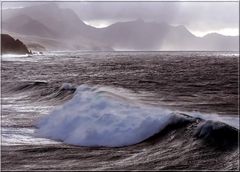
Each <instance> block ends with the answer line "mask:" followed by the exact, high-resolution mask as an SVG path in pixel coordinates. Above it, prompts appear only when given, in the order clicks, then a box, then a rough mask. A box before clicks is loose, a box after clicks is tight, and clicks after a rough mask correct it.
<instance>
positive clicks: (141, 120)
mask: <svg viewBox="0 0 240 172" xmlns="http://www.w3.org/2000/svg"><path fill="white" fill-rule="evenodd" d="M63 88H65V89H70V90H71V89H75V88H73V87H72V86H71V85H67V84H65V85H64V86H63ZM103 90H104V89H102V88H101V87H96V86H95V87H90V86H88V85H81V86H79V87H78V88H77V89H76V91H75V94H74V96H73V98H72V99H71V100H69V101H68V102H66V103H65V104H64V105H63V106H61V107H58V108H57V109H55V110H54V111H52V112H51V113H50V114H49V115H48V116H45V117H44V118H42V119H41V120H40V121H39V123H38V124H37V127H38V130H36V134H37V136H38V137H45V138H50V139H53V140H61V141H63V142H64V143H67V144H73V145H80V146H106V147H121V146H127V145H132V144H137V143H139V142H142V141H144V140H146V139H148V138H150V137H151V136H154V135H155V134H157V133H159V132H161V131H162V130H163V129H165V128H166V127H169V126H176V125H182V124H184V125H185V124H188V123H193V122H194V121H195V122H196V121H198V120H200V121H204V122H201V124H199V126H198V127H197V128H196V131H195V136H196V137H198V136H199V138H201V137H203V135H204V138H205V137H207V136H208V134H211V133H210V132H207V133H208V134H206V133H205V132H206V131H211V132H212V131H215V130H217V131H219V128H221V127H222V126H224V127H222V128H227V130H226V131H225V129H223V130H224V131H225V132H227V133H228V132H230V133H232V132H235V133H236V132H237V133H238V129H236V128H234V127H230V126H228V125H227V124H224V123H221V122H218V123H220V124H221V125H217V124H216V123H215V122H209V121H206V120H202V119H200V118H194V117H191V116H188V115H185V114H180V113H173V112H172V111H171V110H168V109H164V108H160V107H152V106H145V105H143V104H139V103H137V102H136V101H133V100H131V99H127V98H125V97H123V96H122V95H118V94H116V92H115V93H114V91H112V92H109V91H103ZM105 90H108V89H105ZM126 100H128V101H126ZM203 123H207V124H205V125H203ZM214 126H218V127H214ZM219 126H221V127H219ZM226 126H227V127H226ZM212 133H215V132H212ZM217 133H218V132H217ZM225 134H226V133H225ZM231 139H232V137H231ZM233 140H234V141H236V140H237V136H236V134H233Z"/></svg>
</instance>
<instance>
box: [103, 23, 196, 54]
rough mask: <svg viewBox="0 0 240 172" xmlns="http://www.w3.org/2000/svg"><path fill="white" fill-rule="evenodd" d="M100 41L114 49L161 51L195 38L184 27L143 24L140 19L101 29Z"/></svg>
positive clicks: (165, 24) (164, 24)
mask: <svg viewBox="0 0 240 172" xmlns="http://www.w3.org/2000/svg"><path fill="white" fill-rule="evenodd" d="M101 35H102V37H101V39H102V40H105V41H106V42H107V43H108V44H110V45H112V46H113V47H114V48H115V49H125V48H128V49H133V50H161V49H164V48H167V47H164V46H166V44H167V42H169V43H170V44H172V45H173V44H175V43H177V45H179V40H181V41H184V42H187V41H188V40H189V39H190V40H194V39H195V38H196V37H195V36H194V35H193V34H191V33H190V32H189V31H188V30H187V29H186V28H185V27H184V26H178V27H173V26H170V25H168V24H167V23H155V22H144V21H143V20H141V19H138V20H135V21H130V22H119V23H115V24H113V25H111V26H109V27H106V28H104V29H102V34H101Z"/></svg>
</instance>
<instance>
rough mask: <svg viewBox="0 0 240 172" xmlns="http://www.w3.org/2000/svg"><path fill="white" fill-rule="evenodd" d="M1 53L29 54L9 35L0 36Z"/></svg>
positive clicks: (19, 42) (24, 46)
mask: <svg viewBox="0 0 240 172" xmlns="http://www.w3.org/2000/svg"><path fill="white" fill-rule="evenodd" d="M1 52H2V54H30V53H31V52H30V51H28V49H27V46H26V45H25V44H24V43H23V42H21V41H20V40H18V39H16V40H15V39H14V38H13V37H11V36H10V35H7V34H1Z"/></svg>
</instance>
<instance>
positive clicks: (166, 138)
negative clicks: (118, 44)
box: [1, 52, 239, 170]
mask: <svg viewBox="0 0 240 172" xmlns="http://www.w3.org/2000/svg"><path fill="white" fill-rule="evenodd" d="M238 58H239V55H238V54H236V53H232V52H231V53H230V52H229V53H224V52H98V53H92V52H55V53H49V54H46V55H41V56H32V57H20V56H10V55H9V56H4V57H2V64H1V65H2V78H1V79H2V85H1V86H2V169H5V170H6V169H12V170H14V169H16V170H17V169H25V170H30V169H31V170H33V169H42V170H43V169H81V170H84V169H95V170H109V169H118V170H120V169H140V170H143V169H148V170H151V169H212V170H216V169H226V170H229V169H235V170H236V169H238V168H239V166H238V163H239V159H238V157H239V151H238V150H239V147H238V144H237V139H238V133H239V130H238V128H239V117H238ZM82 84H88V85H90V86H96V85H100V86H101V87H106V86H110V87H111V89H112V90H109V92H111V93H114V94H115V93H116V94H118V95H121V96H123V97H125V98H127V99H128V98H131V99H132V100H135V101H137V102H140V103H142V104H146V105H150V106H154V107H163V108H167V109H170V110H171V111H172V112H173V113H177V112H184V115H185V114H186V116H185V117H184V118H183V119H181V120H180V121H181V122H179V120H177V121H178V122H173V123H171V124H170V125H168V126H167V127H166V128H165V129H164V130H162V131H161V132H159V133H158V134H157V135H155V136H154V137H151V138H149V139H147V140H145V141H143V142H141V143H139V144H135V145H129V146H126V147H120V148H107V147H100V148H98V147H81V146H71V145H67V144H63V143H62V142H61V141H54V140H51V139H47V138H38V137H36V136H35V134H34V131H35V129H36V127H35V126H36V123H37V121H39V118H41V117H43V116H46V115H47V114H48V113H49V111H51V110H52V109H54V107H56V106H58V105H62V104H63V103H64V102H66V101H67V100H70V99H71V98H72V97H73V94H74V92H75V90H76V88H77V86H79V85H82ZM115 88H124V90H126V91H124V90H122V92H120V93H119V92H118V93H117V92H116V91H115ZM194 113H195V115H193V116H194V117H193V116H192V114H194ZM196 114H198V115H196ZM196 116H198V117H201V119H200V118H196ZM174 119H175V118H174ZM206 120H214V121H215V122H213V123H208V122H206ZM173 121H176V120H173ZM220 121H221V122H224V124H222V123H219V122H220ZM225 123H226V124H225ZM199 124H201V125H203V126H204V127H205V128H204V129H203V130H202V133H201V132H199V131H201V129H199ZM227 124H229V125H230V126H229V125H227ZM201 125H200V126H201ZM209 127H210V129H209ZM206 128H207V129H206ZM205 130H206V131H207V133H204V132H203V131H205Z"/></svg>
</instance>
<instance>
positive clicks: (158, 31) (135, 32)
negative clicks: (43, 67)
mask: <svg viewBox="0 0 240 172" xmlns="http://www.w3.org/2000/svg"><path fill="white" fill-rule="evenodd" d="M163 17H164V16H163ZM2 30H3V33H9V34H11V35H12V36H15V37H16V38H19V39H21V40H22V41H23V42H25V43H26V45H27V46H29V47H30V48H32V49H35V48H37V47H38V45H39V47H40V46H41V47H45V48H46V49H47V50H142V51H143V50H146V51H151V50H153V51H159V50H165V51H168V50H175V51H177V50H182V51H237V50H238V47H239V37H238V36H223V35H220V34H216V33H212V34H208V35H206V36H204V37H196V36H195V35H193V34H192V33H191V32H189V31H188V29H187V28H186V27H185V26H183V25H180V26H171V25H169V24H168V23H157V22H146V21H144V20H142V19H136V20H133V21H128V22H117V23H115V24H112V25H110V26H108V27H105V28H95V27H92V26H89V25H87V24H85V23H84V22H83V21H82V20H81V19H80V17H78V15H77V14H75V12H74V11H73V10H72V9H64V8H60V7H58V6H57V5H56V4H44V5H38V6H29V7H25V8H19V9H11V10H10V9H9V10H4V11H3V12H2ZM31 45H35V47H31Z"/></svg>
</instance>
